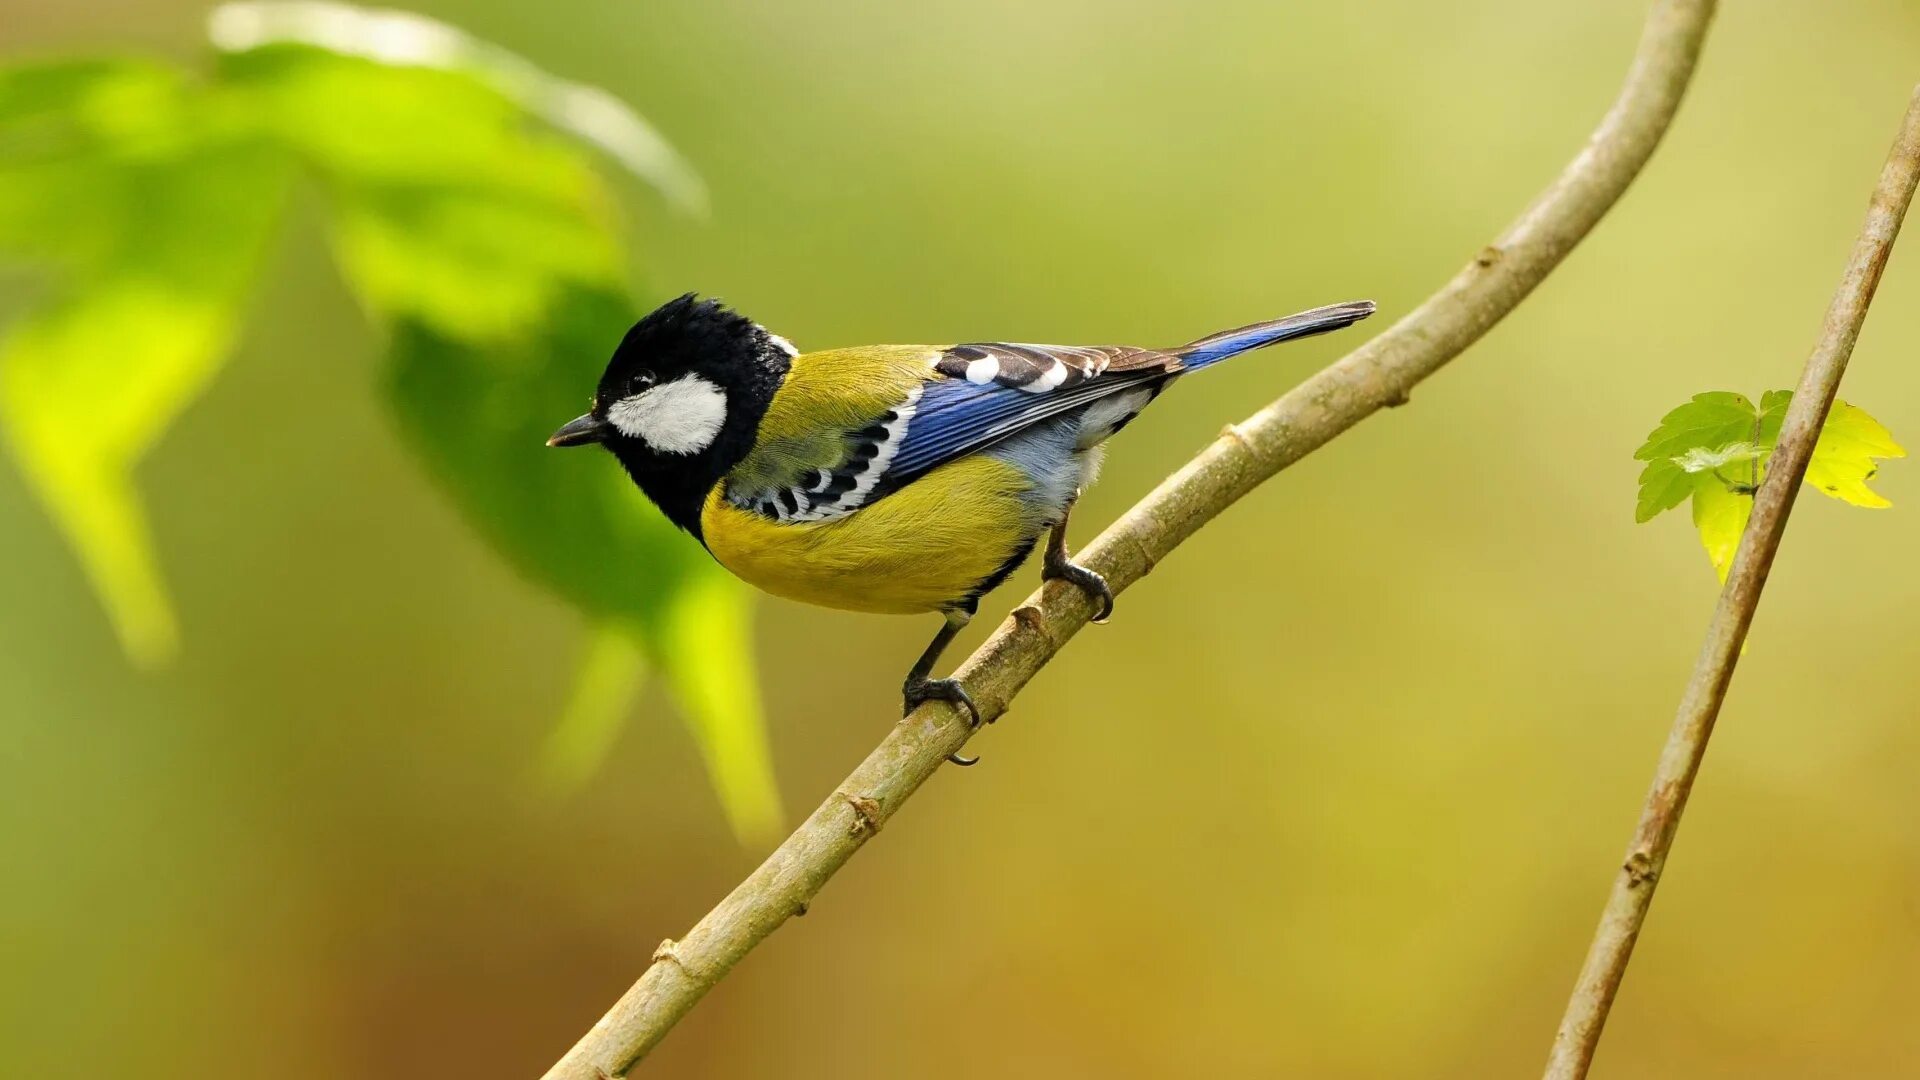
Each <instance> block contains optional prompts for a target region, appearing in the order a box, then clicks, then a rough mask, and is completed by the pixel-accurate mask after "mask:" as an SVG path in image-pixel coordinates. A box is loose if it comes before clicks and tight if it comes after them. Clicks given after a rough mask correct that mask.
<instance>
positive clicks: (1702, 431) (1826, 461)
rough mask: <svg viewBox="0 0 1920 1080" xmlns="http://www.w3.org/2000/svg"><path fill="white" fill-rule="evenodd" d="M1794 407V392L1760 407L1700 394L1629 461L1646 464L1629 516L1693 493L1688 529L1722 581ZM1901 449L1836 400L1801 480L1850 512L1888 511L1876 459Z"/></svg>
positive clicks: (1875, 424)
mask: <svg viewBox="0 0 1920 1080" xmlns="http://www.w3.org/2000/svg"><path fill="white" fill-rule="evenodd" d="M1792 401H1793V392H1792V391H1790V390H1769V391H1767V392H1766V393H1765V394H1762V395H1761V397H1760V407H1759V408H1758V409H1756V408H1754V406H1753V403H1752V402H1751V401H1748V400H1747V399H1746V398H1745V397H1742V396H1741V395H1739V394H1733V393H1727V392H1725V391H1716V392H1713V393H1706V394H1696V395H1694V398H1693V400H1692V401H1690V402H1688V403H1687V404H1685V405H1682V406H1680V407H1679V408H1678V409H1675V410H1673V411H1672V412H1670V413H1668V414H1667V415H1666V416H1665V417H1662V418H1661V421H1660V426H1659V427H1657V428H1655V429H1654V430H1653V433H1652V434H1650V435H1648V436H1647V441H1646V443H1645V444H1644V445H1642V446H1641V447H1640V449H1638V450H1636V451H1634V455H1633V456H1634V457H1635V458H1638V459H1640V460H1642V461H1645V462H1647V466H1646V468H1645V469H1644V470H1642V471H1641V473H1640V497H1639V500H1638V503H1637V505H1636V507H1635V511H1634V518H1635V520H1637V521H1646V520H1648V519H1649V518H1652V517H1653V516H1654V515H1656V514H1659V513H1661V512H1662V511H1664V510H1669V509H1672V508H1673V507H1675V506H1678V505H1680V502H1681V500H1683V499H1685V498H1687V497H1688V496H1689V495H1691V496H1692V498H1693V524H1694V528H1696V529H1697V530H1699V533H1700V542H1701V544H1702V545H1703V546H1705V547H1706V549H1707V557H1708V558H1709V559H1711V560H1712V561H1713V568H1714V571H1715V572H1716V573H1717V574H1718V575H1719V576H1720V580H1721V581H1722V582H1723V583H1724V582H1725V581H1726V580H1727V571H1728V570H1729V569H1730V568H1731V567H1732V565H1733V555H1734V551H1735V550H1736V549H1737V548H1738V547H1739V544H1740V534H1741V532H1742V531H1743V530H1744V529H1745V528H1746V525H1747V518H1748V517H1749V516H1750V515H1751V514H1752V512H1753V493H1754V490H1755V489H1757V488H1758V487H1759V486H1760V481H1761V480H1762V479H1764V478H1765V476H1766V459H1767V457H1768V455H1770V454H1771V453H1772V452H1773V447H1774V444H1775V443H1776V442H1777V441H1778V440H1779V438H1780V428H1781V425H1782V424H1783V423H1784V421H1785V420H1786V415H1787V406H1788V405H1789V404H1791V403H1792ZM1906 453H1907V452H1906V451H1905V450H1904V449H1902V448H1901V447H1900V444H1899V443H1896V442H1894V441H1893V436H1892V434H1891V433H1889V432H1888V431H1887V429H1886V428H1885V427H1884V426H1882V425H1881V424H1880V422H1879V421H1877V420H1875V419H1874V418H1873V417H1871V416H1869V415H1867V412H1866V410H1864V409H1861V408H1859V407H1858V406H1854V405H1849V404H1847V403H1846V402H1844V401H1835V402H1834V403H1833V409H1832V410H1831V411H1830V412H1829V413H1828V414H1827V421H1826V423H1825V425H1823V426H1822V427H1821V429H1820V440H1819V442H1817V443H1815V444H1814V448H1813V457H1812V459H1811V460H1810V461H1808V463H1807V475H1806V478H1805V480H1804V483H1807V484H1811V485H1813V486H1814V487H1815V488H1816V489H1818V490H1819V491H1820V492H1822V493H1823V494H1825V495H1828V496H1830V497H1832V498H1835V499H1839V500H1841V501H1842V502H1848V503H1852V504H1853V505H1855V506H1866V507H1885V506H1890V505H1892V504H1891V503H1889V502H1887V500H1886V499H1885V498H1883V497H1881V495H1880V494H1879V493H1877V492H1875V491H1873V490H1872V489H1871V488H1868V487H1867V481H1868V480H1870V479H1872V478H1873V476H1874V474H1875V473H1876V472H1878V471H1879V466H1878V464H1877V459H1880V458H1896V457H1905V456H1906Z"/></svg>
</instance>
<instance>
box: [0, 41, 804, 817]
mask: <svg viewBox="0 0 1920 1080" xmlns="http://www.w3.org/2000/svg"><path fill="white" fill-rule="evenodd" d="M210 33H211V35H212V36H213V38H214V41H215V43H216V45H217V46H218V47H219V48H220V49H221V50H222V52H223V55H222V57H221V62H220V65H219V69H218V71H217V77H216V78H215V79H214V80H213V81H212V82H211V83H207V84H199V83H194V82H191V81H189V80H187V79H185V78H183V77H182V76H181V75H180V74H178V73H176V72H174V71H172V70H170V69H168V68H165V67H162V66H159V65H153V64H145V63H137V62H130V61H88V62H80V63H70V64H56V65H44V66H35V67H22V68H15V69H11V70H0V255H12V256H15V257H18V258H21V259H24V260H28V261H30V262H31V263H33V264H35V265H37V266H41V267H44V268H45V269H46V270H47V271H48V272H49V274H50V275H51V289H52V291H51V294H50V297H51V298H50V299H49V301H48V302H46V303H44V304H43V305H41V306H40V307H38V308H37V309H35V310H33V311H31V312H30V313H29V314H28V315H27V317H26V318H24V319H23V320H21V321H20V322H19V323H18V324H17V325H15V326H14V327H12V328H11V333H10V335H9V336H8V337H7V339H6V340H5V341H4V342H0V419H4V422H5V439H6V443H7V445H8V447H9V449H10V450H11V451H12V453H13V454H14V455H15V457H16V458H18V460H19V461H20V463H21V466H22V468H23V471H24V472H25V473H26V475H27V478H28V481H29V483H30V484H31V485H32V486H33V488H34V490H35V491H36V492H37V493H38V494H39V496H40V497H41V498H42V499H43V500H44V501H45V502H46V504H47V506H48V508H49V510H50V512H51V513H52V515H53V517H54V518H55V520H56V521H57V522H58V523H59V524H60V527H61V528H62V529H63V530H64V531H65V533H66V535H67V537H68V539H69V541H70V543H71V544H72V545H73V547H74V548H75V550H76V551H77V552H78V554H79V556H80V559H81V561H82V562H83V564H84V565H85V566H86V568H87V571H88V573H89V575H90V576H91V578H92V579H93V582H94V585H95V587H96V589H97V590H98V591H99V593H100V595H101V597H102V599H103V602H104V603H105V605H106V606H107V608H108V610H109V612H110V614H111V616H112V618H113V620H114V623H115V626H116V628H117V629H118V631H119V633H120V636H121V638H122V640H123V641H124V643H125V645H126V648H127V650H128V652H129V654H130V655H132V656H134V657H135V658H136V659H138V660H140V661H142V662H148V663H152V662H158V661H160V660H163V659H165V658H166V657H167V656H168V655H169V654H170V653H171V652H172V651H173V649H174V648H175V646H176V642H177V636H178V631H177V627H176V623H175V619H174V615H173V612H172V608H171V605H170V604H169V602H168V599H167V596H166V592H165V589H164V587H163V586H162V584H161V581H160V577H159V573H158V571H157V569H156V565H155V560H154V557H153V554H152V551H151V540H150V537H149V536H148V530H147V526H146V522H145V519H144V516H143V515H142V513H141V508H140V506H139V503H138V501H137V499H136V498H135V496H134V485H133V479H132V470H133V468H134V467H135V465H136V464H137V462H138V461H139V459H140V457H141V456H142V454H144V452H145V451H146V450H147V449H148V448H149V447H150V446H151V445H152V444H153V443H154V441H155V440H156V439H157V438H158V437H159V436H160V435H161V433H162V432H163V431H164V430H165V428H166V426H167V425H168V424H170V423H171V422H172V421H173V420H174V419H175V418H176V417H177V416H178V414H179V413H180V411H181V410H182V409H184V408H185V407H186V406H187V405H188V404H189V403H190V402H191V401H192V399H193V398H194V396H195V395H196V394H197V393H198V392H199V391H200V390H201V389H202V388H203V387H204V386H205V385H206V383H207V381H208V380H209V379H210V378H212V376H213V375H214V374H215V372H216V370H217V368H218V365H219V362H220V361H221V359H222V358H223V357H224V356H225V354H226V352H227V350H228V348H229V346H230V344H231V341H232V338H233V336H234V333H235V331H236V327H237V319H238V312H239V308H240V304H241V301H242V299H243V298H244V296H245V294H246V291H247V287H248V285H249V284H250V282H251V280H252V279H253V278H254V277H255V276H256V272H257V263H258V257H259V254H260V251H261V249H262V247H263V246H264V244H265V242H266V240H267V238H268V237H269V235H270V233H271V229H272V227H273V225H274V224H275V221H276V219H277V217H278V215H279V211H280V209H281V208H282V206H283V204H284V196H285V192H286V191H287V189H288V187H289V184H290V181H291V179H292V177H293V176H294V174H295V170H296V169H297V168H298V167H302V166H304V167H306V168H310V169H311V170H313V171H314V172H315V173H317V174H318V175H319V176H320V178H321V179H322V181H323V183H324V185H325V187H326V190H327V193H328V195H329V199H330V205H331V209H332V212H333V213H332V218H331V223H332V234H333V239H334V244H335V249H336V251H337V252H338V255H339V258H340V262H341V265H342V268H343V271H344V274H345V277H346V278H347V281H348V283H349V284H350V285H351V286H352V287H353V289H354V291H355V293H356V294H357V295H358V296H359V297H360V299H361V300H362V302H363V304H364V305H365V306H366V308H367V310H368V311H369V312H370V313H372V314H373V315H374V316H375V317H376V318H377V319H379V320H380V321H381V322H382V323H384V324H386V325H388V326H389V327H390V328H391V331H392V346H391V360H392V363H391V365H390V369H389V371H388V378H387V387H388V390H389V392H390V394H391V397H392V399H393V404H394V407H395V410H396V412H397V413H398V415H399V418H400V422H401V424H402V427H403V428H404V429H405V430H406V432H407V434H408V435H409V437H410V439H411V442H412V444H413V446H414V447H415V448H416V449H417V450H418V451H419V453H420V455H421V457H422V458H423V460H424V461H425V462H426V463H427V465H428V467H429V468H430V469H431V470H432V471H433V472H434V473H435V475H436V476H437V477H438V478H439V479H440V480H441V481H442V482H443V483H444V484H445V486H446V487H447V488H448V490H449V491H451V492H452V494H453V495H454V497H455V499H456V500H457V502H458V503H459V504H460V506H461V507H462V509H463V510H464V511H465V512H466V513H467V515H468V517H469V518H470V519H471V520H472V521H473V522H474V523H475V524H476V526H477V527H478V528H479V529H480V531H481V532H482V533H484V534H485V535H486V536H487V537H488V538H489V539H490V540H491V541H492V542H493V543H494V544H495V545H496V546H497V547H498V548H499V549H500V550H501V551H502V552H503V553H504V555H505V556H506V557H507V558H508V559H509V561H511V562H512V563H513V564H514V565H515V566H516V567H517V568H518V569H519V570H520V571H521V572H522V573H524V574H525V575H527V576H528V577H529V578H531V579H532V580H534V581H537V582H539V583H540V584H542V585H544V586H546V587H548V588H550V589H552V590H554V591H555V592H557V593H559V594H560V595H561V596H562V597H564V598H565V599H567V600H568V601H569V602H571V603H572V604H574V605H575V606H576V607H578V608H580V609H581V610H582V611H583V612H585V613H586V614H587V615H588V617H589V618H590V619H591V620H592V621H593V624H594V625H595V627H596V628H597V629H596V631H595V634H594V637H593V639H592V643H591V645H590V647H589V648H588V649H587V651H586V654H585V656H584V658H583V661H582V668H581V672H580V676H579V679H578V680H577V684H576V689H575V694H574V699H573V701H572V703H571V705H570V706H569V710H568V714H567V717H566V719H565V721H564V726H563V728H562V729H561V730H560V731H559V732H556V736H555V737H556V740H558V741H557V742H556V743H555V744H554V745H553V747H551V748H550V752H551V754H554V755H558V756H557V757H552V758H550V759H549V760H550V761H555V762H559V764H554V765H552V768H553V769H555V770H560V772H562V773H565V774H566V775H568V776H578V775H579V774H580V773H581V771H582V770H586V769H590V768H591V767H592V765H593V764H594V763H595V761H597V759H598V756H599V755H600V754H602V753H604V751H605V748H606V747H607V746H608V745H610V744H611V739H612V727H611V725H612V724H613V723H614V721H616V720H617V718H618V717H619V715H620V714H621V713H622V712H624V711H625V709H626V707H627V705H628V704H629V702H630V700H631V697H632V695H633V693H634V690H635V688H636V687H637V683H638V679H639V677H640V673H641V671H642V670H643V669H644V666H645V665H644V663H643V662H642V661H641V660H640V658H639V657H638V656H637V655H636V654H635V651H634V650H635V649H636V647H638V648H640V649H642V650H644V652H645V653H646V655H647V658H648V659H650V660H651V662H652V663H653V664H655V665H657V666H659V667H660V668H661V669H662V671H663V673H664V674H665V675H666V677H667V680H668V682H669V683H670V684H671V685H672V687H673V689H674V692H675V696H676V697H677V698H678V699H679V701H680V702H681V707H682V711H683V712H685V713H686V714H687V716H688V718H689V724H690V726H691V728H692V729H693V732H694V734H695V736H696V737H697V738H698V739H699V740H700V742H701V750H702V753H703V755H704V757H705V759H706V761H707V764H708V767H709V769H710V771H711V772H712V774H713V778H714V784H715V786H716V788H717V790H718V791H719V793H720V797H721V801H722V804H723V806H724V807H725V808H726V810H727V812H728V816H729V819H730V820H731V821H732V823H733V825H734V827H735V829H736V831H738V832H739V833H740V835H742V836H743V837H747V836H753V837H758V836H761V835H764V834H765V833H766V832H768V831H769V830H770V829H771V828H772V827H774V825H775V824H777V818H778V813H777V808H778V805H779V799H778V794H777V792H776V790H775V788H774V786H773V779H772V769H771V764H770V761H769V759H768V753H767V747H766V740H765V735H764V732H763V731H762V729H761V718H760V711H759V701H758V699H757V697H756V689H755V686H754V675H753V672H752V663H751V652H750V649H751V643H750V641H748V634H747V629H746V607H745V603H746V600H745V594H744V592H743V591H742V590H740V589H739V587H738V586H737V585H735V584H734V583H732V582H731V581H730V580H729V579H727V578H725V577H724V575H723V573H722V572H721V571H720V570H719V569H718V567H716V566H715V565H714V564H713V562H712V561H711V560H710V559H709V558H707V556H706V555H705V553H704V552H703V551H701V550H700V548H699V545H698V544H696V543H694V542H693V541H691V540H689V539H688V538H687V537H685V536H682V535H680V534H679V532H678V531H677V530H676V529H674V528H673V527H672V526H671V525H670V524H669V523H667V522H666V520H665V519H664V518H662V517H661V516H660V515H659V514H658V513H657V512H656V511H655V510H654V509H653V508H652V507H651V506H650V505H648V504H647V503H646V501H645V500H644V499H643V498H642V497H641V496H640V495H639V494H638V493H637V492H635V491H634V490H633V488H632V485H631V484H630V483H629V482H628V481H627V480H626V478H625V477H624V475H622V474H621V473H620V472H619V470H618V468H617V467H616V466H615V465H614V463H613V462H612V461H610V460H607V459H604V458H602V459H600V460H593V459H590V458H583V456H581V455H573V456H567V455H561V454H557V453H555V452H553V451H550V450H548V449H547V448H546V447H545V446H544V445H543V444H544V442H545V438H546V436H547V434H548V433H549V432H550V431H551V430H552V429H553V427H554V426H556V425H557V424H558V423H559V422H561V421H562V420H565V419H566V418H567V417H570V416H572V415H574V414H575V413H577V412H578V411H579V409H580V402H581V401H582V400H584V399H585V398H586V397H587V396H588V394H589V393H590V392H591V388H592V387H593V385H594V383H595V381H596V380H597V376H598V374H599V370H600V367H601V366H602V364H603V362H604V358H605V356H606V354H607V352H608V350H609V349H610V348H611V346H612V344H613V343H614V342H616V341H617V340H618V339H619V337H620V336H621V334H622V333H624V332H625V330H626V328H627V327H628V325H630V324H631V322H632V320H633V319H634V318H635V316H636V314H637V312H636V311H635V310H634V308H633V305H632V304H631V303H630V302H629V300H628V298H627V294H626V289H625V286H624V282H623V280H622V272H621V271H622V267H623V265H624V254H623V252H622V250H621V248H620V244H619V242H618V239H617V238H618V236H619V234H620V230H619V228H618V222H617V221H616V220H615V215H614V201H613V199H612V198H611V197H610V196H609V193H608V192H607V191H606V189H605V187H604V185H603V183H602V181H601V179H600V177H599V176H598V175H597V173H596V171H595V168H594V163H593V162H592V161H591V160H590V154H589V153H588V151H587V150H586V149H585V148H584V147H582V146H580V145H578V144H577V143H574V142H570V141H569V140H568V139H567V138H564V137H563V135H562V133H564V134H565V135H568V136H572V137H573V138H575V139H580V140H585V141H586V142H588V143H590V144H592V145H593V146H596V147H598V148H599V149H600V150H602V151H604V152H606V153H607V154H609V155H611V156H612V157H613V158H614V159H615V160H616V161H618V162H619V163H620V164H622V165H623V166H625V167H626V168H627V169H629V170H631V171H633V172H634V173H636V174H637V175H639V176H641V177H642V178H644V179H646V180H648V181H649V182H651V183H653V184H654V185H655V186H657V187H659V188H660V189H661V190H663V191H665V192H666V193H667V194H668V196H669V197H670V198H672V199H674V200H676V201H677V202H679V203H680V204H681V205H683V206H688V207H695V206H697V205H699V204H700V202H701V200H702V199H703V198H704V194H703V192H702V191H701V188H700V185H699V182H698V180H697V178H695V177H694V175H693V173H692V171H691V170H690V169H688V168H687V167H686V165H685V163H684V162H682V161H681V160H680V159H679V157H678V156H677V155H675V154H674V153H673V151H672V150H671V148H669V147H668V146H667V145H666V143H665V142H664V141H663V140H661V139H660V137H659V136H658V135H657V134H656V133H654V132H653V130H652V129H651V128H650V127H648V126H647V125H646V123H645V121H643V120H641V119H640V117H639V116H638V115H636V114H635V113H633V111H632V110H630V109H628V108H627V107H626V106H624V105H622V104H621V103H620V102H618V101H617V100H615V99H613V98H612V97H610V96H609V95H607V94H605V93H604V92H602V91H599V90H595V89H593V88H590V87H584V86H579V85H577V84H574V83H570V82H567V81H565V80H561V79H557V78H554V77H552V76H550V75H547V74H546V73H544V72H542V71H540V70H539V69H538V68H535V67H534V66H533V65H531V64H529V63H527V62H526V61H525V60H523V59H521V58H519V57H517V56H514V55H513V54H511V53H508V52H506V51H504V50H501V49H498V48H496V47H494V46H491V45H488V44H485V43H483V42H478V41H476V40H474V39H472V38H471V37H469V36H467V35H466V34H464V33H463V32H461V31H459V30H457V29H454V28H452V27H449V26H445V25H443V24H440V23H436V22H434V21H432V20H430V19H426V18H423V17H421V16H415V15H409V14H404V13H399V12H384V11H369V10H363V9H357V8H352V7H348V6H345V5H339V4H329V3H283V4H272V3H243V4H230V5H227V6H225V7H223V8H221V9H219V10H218V11H217V12H216V13H215V15H214V18H213V21H212V23H211V25H210ZM530 121H533V122H530ZM556 775H558V773H556Z"/></svg>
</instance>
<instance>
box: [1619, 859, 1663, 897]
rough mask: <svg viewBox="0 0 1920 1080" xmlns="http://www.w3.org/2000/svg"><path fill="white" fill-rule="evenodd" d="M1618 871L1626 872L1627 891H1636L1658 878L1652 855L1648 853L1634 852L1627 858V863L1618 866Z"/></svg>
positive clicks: (1658, 873) (1658, 872) (1658, 874)
mask: <svg viewBox="0 0 1920 1080" xmlns="http://www.w3.org/2000/svg"><path fill="white" fill-rule="evenodd" d="M1620 869H1621V870H1624V871H1626V875H1627V888H1629V889H1637V888H1639V887H1640V886H1642V885H1646V884H1648V883H1650V882H1654V881H1658V880H1659V878H1660V871H1658V870H1656V869H1654V866H1653V853H1652V852H1650V851H1636V852H1634V853H1633V854H1632V855H1629V856H1627V861H1626V862H1624V863H1621V864H1620Z"/></svg>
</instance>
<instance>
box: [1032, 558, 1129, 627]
mask: <svg viewBox="0 0 1920 1080" xmlns="http://www.w3.org/2000/svg"><path fill="white" fill-rule="evenodd" d="M1040 576H1041V577H1042V578H1043V579H1045V580H1047V581H1053V580H1055V579H1058V580H1060V581H1071V582H1073V583H1074V584H1075V585H1078V586H1080V587H1081V588H1082V589H1084V590H1086V593H1087V595H1088V596H1091V597H1093V599H1094V600H1095V601H1096V602H1097V603H1098V604H1099V605H1100V610H1098V611H1096V612H1094V613H1093V621H1094V622H1097V623H1103V622H1106V621H1107V620H1108V619H1111V618H1113V588H1112V587H1111V586H1109V585H1108V584H1107V579H1106V578H1103V577H1101V576H1100V575H1099V574H1096V573H1094V572H1093V571H1092V570H1089V569H1087V568H1086V567H1084V566H1081V565H1080V564H1079V563H1077V562H1074V561H1072V560H1071V559H1067V558H1065V557H1064V556H1063V557H1061V558H1054V557H1053V553H1052V552H1048V554H1047V561H1046V565H1045V566H1043V567H1041V569H1040Z"/></svg>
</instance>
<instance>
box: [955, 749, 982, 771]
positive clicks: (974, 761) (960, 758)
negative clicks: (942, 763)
mask: <svg viewBox="0 0 1920 1080" xmlns="http://www.w3.org/2000/svg"><path fill="white" fill-rule="evenodd" d="M947 760H948V761H951V762H953V763H954V764H955V765H958V766H960V767H961V768H963V769H964V768H967V767H968V766H970V765H978V764H980V759H979V758H977V757H967V756H966V755H965V754H962V753H960V752H959V751H958V750H956V751H954V752H953V753H951V754H948V755H947Z"/></svg>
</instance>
